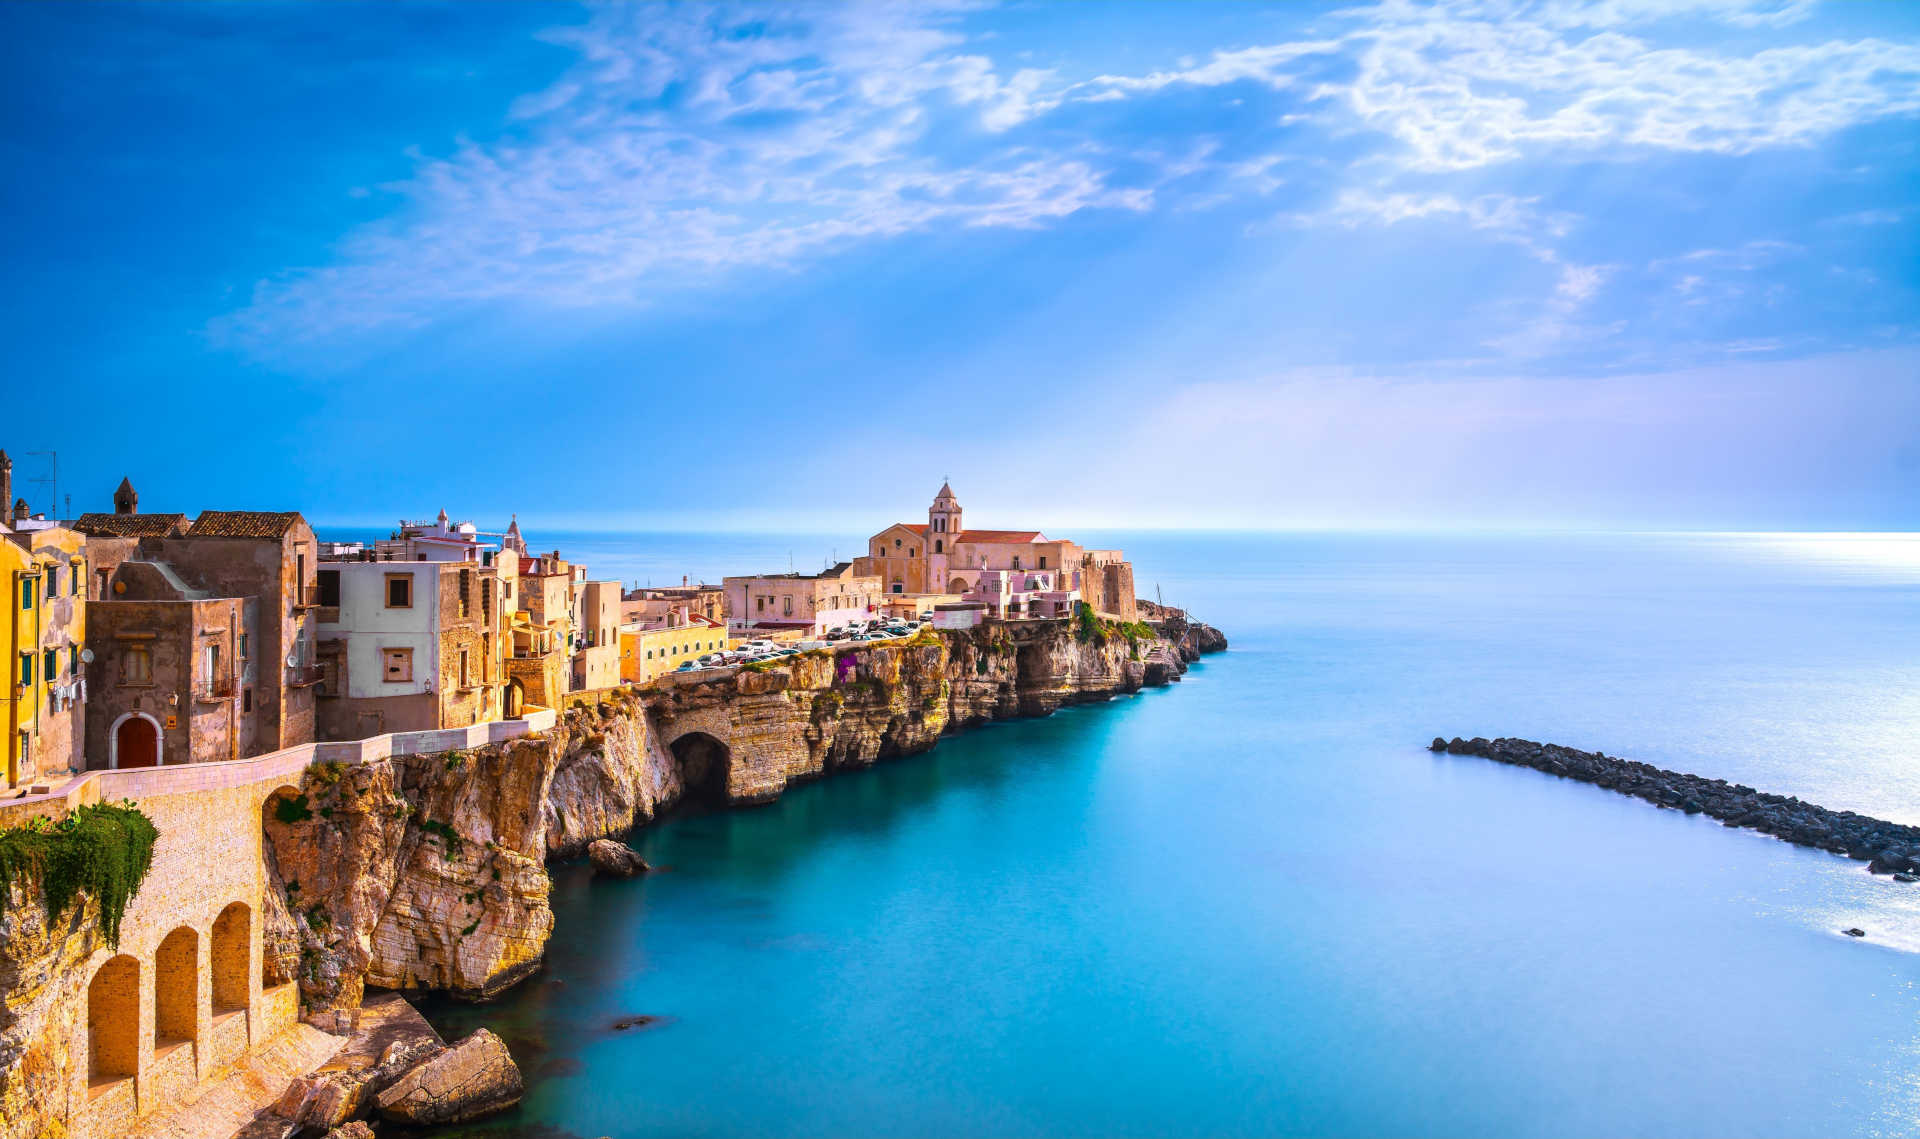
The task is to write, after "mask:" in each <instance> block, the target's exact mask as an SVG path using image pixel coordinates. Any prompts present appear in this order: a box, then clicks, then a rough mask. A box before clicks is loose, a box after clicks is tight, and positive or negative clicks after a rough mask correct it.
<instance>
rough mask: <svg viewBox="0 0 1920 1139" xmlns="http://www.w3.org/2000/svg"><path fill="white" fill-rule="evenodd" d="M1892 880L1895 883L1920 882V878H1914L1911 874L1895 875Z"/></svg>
mask: <svg viewBox="0 0 1920 1139" xmlns="http://www.w3.org/2000/svg"><path fill="white" fill-rule="evenodd" d="M1893 880H1894V881H1895V882H1920V878H1916V877H1914V876H1913V875H1911V874H1895V875H1894V876H1893Z"/></svg>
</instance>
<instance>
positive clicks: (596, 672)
mask: <svg viewBox="0 0 1920 1139" xmlns="http://www.w3.org/2000/svg"><path fill="white" fill-rule="evenodd" d="M574 599H575V600H574V614H573V627H574V628H575V629H576V630H578V639H577V641H576V643H575V645H574V652H573V690H574V691H576V692H579V691H583V690H585V689H591V688H611V687H613V686H614V685H616V684H618V683H620V583H619V582H617V581H582V582H580V583H579V586H578V588H576V589H575V590H574Z"/></svg>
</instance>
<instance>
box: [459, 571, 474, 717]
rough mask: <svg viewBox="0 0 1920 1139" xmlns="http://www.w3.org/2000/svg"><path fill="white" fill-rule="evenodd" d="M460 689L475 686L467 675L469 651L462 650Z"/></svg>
mask: <svg viewBox="0 0 1920 1139" xmlns="http://www.w3.org/2000/svg"><path fill="white" fill-rule="evenodd" d="M460 572H461V573H465V572H466V571H465V570H461V571H460ZM460 687H462V688H472V687H473V684H472V682H471V680H470V679H469V678H468V674H467V650H465V649H461V650H460Z"/></svg>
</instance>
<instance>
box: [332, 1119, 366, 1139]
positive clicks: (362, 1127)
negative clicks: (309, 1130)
mask: <svg viewBox="0 0 1920 1139" xmlns="http://www.w3.org/2000/svg"><path fill="white" fill-rule="evenodd" d="M326 1139H373V1128H371V1127H368V1126H367V1124H366V1121H365V1120H360V1119H356V1120H354V1121H353V1122H351V1123H342V1124H341V1125H340V1126H338V1127H336V1128H334V1129H333V1130H332V1131H329V1132H327V1136H326Z"/></svg>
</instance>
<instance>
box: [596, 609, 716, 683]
mask: <svg viewBox="0 0 1920 1139" xmlns="http://www.w3.org/2000/svg"><path fill="white" fill-rule="evenodd" d="M726 647H727V626H726V623H725V622H723V621H716V620H714V619H713V618H711V617H708V616H707V615H706V614H704V613H686V612H684V611H683V612H682V613H680V614H678V615H675V616H669V617H668V618H666V619H665V620H661V621H658V622H648V623H642V622H638V621H635V622H630V623H628V624H625V625H622V626H620V679H621V680H623V681H625V682H627V683H629V684H643V683H645V682H646V681H649V680H652V679H653V678H654V677H656V676H659V675H660V674H662V673H667V672H672V671H673V670H675V669H677V668H679V667H680V666H681V665H683V664H685V663H686V662H688V661H690V660H695V659H697V658H699V657H701V656H704V655H705V654H707V653H711V652H718V651H720V650H721V649H724V648H726Z"/></svg>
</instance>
